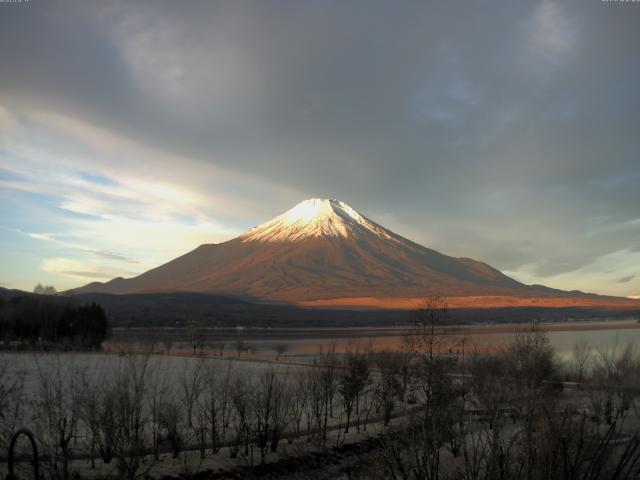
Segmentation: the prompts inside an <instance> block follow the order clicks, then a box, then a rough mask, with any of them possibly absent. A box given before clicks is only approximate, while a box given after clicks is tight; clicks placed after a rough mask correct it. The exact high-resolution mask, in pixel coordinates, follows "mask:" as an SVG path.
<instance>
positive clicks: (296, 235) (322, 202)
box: [241, 198, 392, 242]
mask: <svg viewBox="0 0 640 480" xmlns="http://www.w3.org/2000/svg"><path fill="white" fill-rule="evenodd" d="M364 232H369V233H373V234H375V235H378V236H383V237H385V238H392V237H391V235H389V232H387V231H386V230H385V229H384V228H382V227H380V226H379V225H377V224H376V223H374V222H372V221H371V220H369V219H368V218H366V217H364V216H363V215H360V214H359V213H358V212H356V211H355V210H354V209H353V208H351V207H350V206H349V205H347V204H346V203H344V202H341V201H339V200H336V199H327V198H310V199H309V200H305V201H303V202H300V203H298V204H297V205H296V206H295V207H293V208H292V209H291V210H288V211H287V212H285V213H283V214H282V215H279V216H277V217H276V218H274V219H273V220H270V221H268V222H266V223H263V224H262V225H259V226H257V227H255V228H254V229H252V230H251V231H249V232H247V233H245V234H244V235H242V236H241V238H242V240H243V241H244V242H251V241H258V242H289V241H298V240H302V239H305V238H310V237H345V238H348V237H352V236H357V235H358V234H359V233H364Z"/></svg>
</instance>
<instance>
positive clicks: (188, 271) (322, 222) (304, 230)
mask: <svg viewBox="0 0 640 480" xmlns="http://www.w3.org/2000/svg"><path fill="white" fill-rule="evenodd" d="M159 292H196V293H212V294H223V295H233V296H237V297H241V298H246V299H251V300H254V301H259V302H279V303H280V302H281V303H291V304H297V305H304V306H317V307H322V306H331V307H336V306H351V307H389V308H409V307H413V306H415V304H416V303H417V302H419V301H420V299H423V298H424V297H425V296H428V295H438V296H443V297H447V299H448V301H449V303H450V304H451V305H452V306H456V307H466V306H474V307H477V306H486V307H494V306H521V305H525V306H526V305H528V306H531V305H535V306H569V305H571V306H580V305H585V306H594V305H598V304H602V303H607V304H609V303H618V302H622V301H623V299H617V298H615V297H601V296H597V295H589V294H584V293H582V292H576V291H573V292H566V291H561V290H555V289H550V288H547V287H543V286H537V285H534V286H530V285H525V284H522V283H520V282H518V281H516V280H514V279H512V278H510V277H508V276H506V275H504V274H503V273H501V272H500V271H498V270H497V269H495V268H493V267H491V266H489V265H487V264H486V263H483V262H479V261H477V260H473V259H470V258H454V257H450V256H447V255H444V254H441V253H439V252H437V251H435V250H432V249H429V248H426V247H423V246H422V245H419V244H417V243H414V242H412V241H410V240H408V239H406V238H404V237H401V236H400V235H397V234H396V233H394V232H392V231H390V230H388V229H386V228H384V227H382V226H381V225H379V224H377V223H375V222H374V221H372V220H370V219H368V218H367V217H365V216H363V215H361V214H360V213H358V212H357V211H356V210H354V209H353V208H351V207H350V206H349V205H347V204H346V203H343V202H340V201H338V200H329V199H320V198H313V199H309V200H305V201H303V202H301V203H299V204H298V205H296V206H295V207H293V208H292V209H291V210H289V211H287V212H285V213H284V214H282V215H280V216H278V217H276V218H274V219H272V220H270V221H268V222H266V223H263V224H261V225H259V226H257V227H255V228H254V229H252V230H250V231H248V232H246V233H244V234H242V235H240V236H239V237H236V238H234V239H232V240H229V241H226V242H223V243H219V244H204V245H200V246H199V247H197V248H196V249H195V250H193V251H191V252H189V253H187V254H185V255H182V256H181V257H178V258H176V259H174V260H172V261H170V262H168V263H166V264H164V265H161V266H159V267H156V268H154V269H152V270H149V271H147V272H145V273H143V274H141V275H139V276H137V277H134V278H129V279H124V278H121V277H119V278H115V279H113V280H111V281H109V282H106V283H100V282H94V283H90V284H88V285H86V286H84V287H82V288H79V289H76V290H75V293H111V294H131V293H159ZM634 304H635V302H634Z"/></svg>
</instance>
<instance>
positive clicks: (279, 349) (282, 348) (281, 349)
mask: <svg viewBox="0 0 640 480" xmlns="http://www.w3.org/2000/svg"><path fill="white" fill-rule="evenodd" d="M288 349H289V346H288V345H286V344H284V343H278V344H276V345H275V346H274V347H273V350H274V351H275V352H276V361H278V360H280V356H281V355H284V353H285V352H286V351H287V350H288Z"/></svg>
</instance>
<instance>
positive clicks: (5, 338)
mask: <svg viewBox="0 0 640 480" xmlns="http://www.w3.org/2000/svg"><path fill="white" fill-rule="evenodd" d="M108 334H109V322H108V319H107V316H106V314H105V312H104V310H103V309H102V307H101V306H100V305H97V304H96V303H94V302H92V303H89V304H85V305H76V304H74V303H72V302H71V301H69V300H68V299H64V298H58V297H52V296H46V295H19V296H14V297H12V298H10V299H9V300H6V301H4V300H2V299H0V342H2V347H4V348H14V349H15V348H32V347H37V348H72V349H99V348H100V345H101V343H102V341H103V340H105V339H106V338H107V336H108Z"/></svg>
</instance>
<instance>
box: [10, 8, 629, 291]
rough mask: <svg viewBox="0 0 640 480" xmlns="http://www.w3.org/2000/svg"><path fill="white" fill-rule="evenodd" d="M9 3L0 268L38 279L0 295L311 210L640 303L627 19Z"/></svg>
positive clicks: (612, 15) (76, 279)
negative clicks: (327, 207)
mask: <svg viewBox="0 0 640 480" xmlns="http://www.w3.org/2000/svg"><path fill="white" fill-rule="evenodd" d="M0 9H1V10H2V11H1V12H0V13H1V15H0V39H1V40H2V45H3V48H2V49H0V65H2V67H1V68H2V82H0V105H1V106H2V107H1V108H0V169H1V170H0V182H2V194H1V195H2V200H3V205H4V206H3V207H2V209H3V212H2V215H3V216H2V226H3V227H4V230H3V231H5V232H13V233H11V234H7V235H6V236H5V237H6V240H4V239H3V241H4V242H6V243H5V244H4V245H3V252H4V253H3V255H13V257H12V259H7V264H11V263H12V262H17V261H18V260H17V259H18V258H20V259H22V263H21V264H22V265H24V266H23V267H22V268H23V269H26V270H28V269H29V268H30V269H31V271H30V273H28V272H26V271H25V272H17V271H12V272H11V273H10V274H8V275H7V274H5V275H3V280H4V281H12V282H14V284H15V285H16V286H22V287H26V286H28V284H31V283H35V282H36V281H38V280H39V278H38V276H39V275H41V274H42V275H50V277H47V278H49V279H50V280H51V281H55V282H56V283H58V284H60V285H61V286H73V285H74V284H78V283H81V282H82V281H85V280H87V279H89V278H91V275H88V274H89V273H91V272H94V273H93V274H92V275H94V276H95V272H96V271H99V270H100V269H104V271H108V272H109V274H111V273H117V272H121V273H122V271H126V272H125V273H128V272H134V273H135V272H139V271H142V270H144V269H145V268H148V267H149V266H152V265H156V264H158V263H161V262H164V261H166V260H168V259H170V258H172V257H173V256H176V255H178V254H180V253H183V252H184V251H187V250H189V249H190V248H192V247H194V246H195V245H197V244H198V243H202V242H207V241H208V242H215V241H220V240H223V239H225V238H229V237H231V236H233V235H234V234H235V233H237V232H240V231H242V230H244V229H246V228H249V227H251V226H253V225H255V224H256V223H258V222H260V221H263V220H265V219H267V218H270V217H272V216H275V215H277V214H279V213H281V212H282V211H284V210H286V209H287V208H289V207H291V206H292V205H294V204H295V203H297V202H299V201H300V200H302V199H304V198H307V197H312V196H322V197H336V198H339V199H341V200H343V201H345V202H347V203H349V204H350V205H352V206H353V207H354V208H356V209H358V210H361V211H363V213H365V214H367V215H368V216H370V217H372V218H373V219H375V220H377V221H379V222H380V223H383V224H385V225H388V226H389V227H390V228H392V229H394V230H396V231H397V232H398V233H401V234H403V235H405V236H408V237H410V238H412V239H414V240H416V241H419V242H421V243H424V244H426V245H428V246H430V247H433V248H436V249H438V250H440V251H443V252H444V253H449V254H452V255H457V256H469V257H473V258H478V259H481V260H484V261H487V262H488V263H491V264H492V265H494V266H496V267H497V268H500V269H502V270H505V271H507V272H508V273H510V274H512V275H514V276H516V277H517V278H519V279H521V280H524V281H528V282H536V283H545V284H548V285H551V286H555V287H560V288H567V289H572V288H582V289H585V290H589V291H597V292H602V293H612V294H619V295H632V294H637V293H638V292H640V276H638V270H639V269H640V263H639V262H638V254H639V252H640V211H639V210H638V205H640V188H639V187H640V161H639V160H638V151H640V148H639V147H640V136H638V135H637V125H639V124H640V93H639V91H638V88H637V85H640V64H639V63H638V62H637V61H636V59H637V58H638V56H639V54H640V46H639V45H640V32H639V30H638V29H637V24H638V21H639V20H640V8H637V6H636V5H634V4H621V5H617V4H608V3H601V2H586V3H585V2H580V1H576V0H574V1H568V2H554V1H550V0H543V1H540V2H511V1H504V2H461V1H455V0H454V1H451V2H416V3H413V4H412V3H406V4H403V5H402V6H401V7H399V6H397V5H393V6H392V5H390V4H385V3H384V2H379V3H378V2H348V3H345V2H336V3H331V2H330V3H326V2H282V3H276V4H273V3H272V2H236V1H232V2H231V1H230V2H224V1H223V2H204V1H203V2H190V4H189V8H185V7H184V6H183V5H180V4H176V3H174V4H171V3H158V2H144V1H141V2H109V3H105V2H72V1H68V2H64V1H63V2H56V3H55V4H53V3H45V4H42V3H40V2H28V3H23V4H4V5H0ZM18 231H20V232H26V236H25V234H24V233H22V234H20V233H16V232H18ZM28 234H31V236H30V237H29V236H28ZM33 234H36V235H43V234H48V235H50V236H51V238H53V239H56V240H57V241H62V242H64V244H62V243H56V242H55V241H54V242H52V241H51V240H50V239H47V238H44V237H42V238H37V237H34V236H33ZM25 241H26V244H25ZM11 252H13V253H11ZM16 252H17V253H16ZM95 252H103V253H105V252H106V254H103V255H102V256H100V255H99V254H96V253H95ZM118 257H123V258H127V259H130V260H135V261H136V262H138V263H129V262H126V261H122V260H121V259H120V258H118ZM61 259H66V260H67V261H68V262H67V263H66V264H65V263H64V262H60V260H61ZM54 260H55V261H54ZM72 261H74V262H84V263H83V265H84V267H83V266H82V265H76V264H72ZM92 262H93V263H92ZM96 262H97V263H96ZM94 264H95V265H94ZM29 265H30V266H29ZM89 267H91V268H89ZM94 267H95V268H94ZM43 270H44V271H45V272H48V273H46V274H45V273H44V272H43ZM72 272H73V273H72ZM79 273H84V274H86V275H85V276H82V275H77V274H79ZM5 277H13V278H15V279H16V280H11V278H9V279H8V280H7V278H5ZM622 279H624V280H626V281H624V282H623V281H620V280H622ZM627 279H628V280H627Z"/></svg>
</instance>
